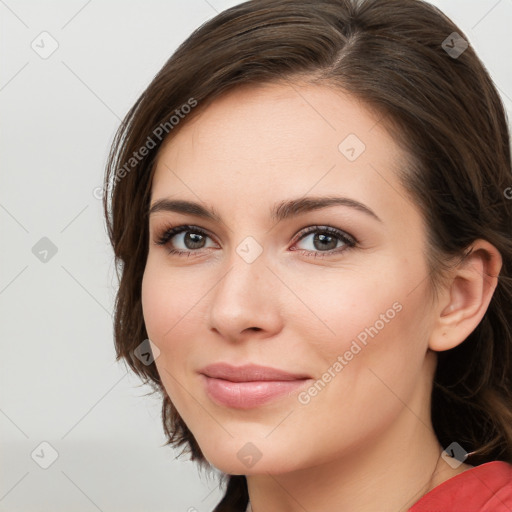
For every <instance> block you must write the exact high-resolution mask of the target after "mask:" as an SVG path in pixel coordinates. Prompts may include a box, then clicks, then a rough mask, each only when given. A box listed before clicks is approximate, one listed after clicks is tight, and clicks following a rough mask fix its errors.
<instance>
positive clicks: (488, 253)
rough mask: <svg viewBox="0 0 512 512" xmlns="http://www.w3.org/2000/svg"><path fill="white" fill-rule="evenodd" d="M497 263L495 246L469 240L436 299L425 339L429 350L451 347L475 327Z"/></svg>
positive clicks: (486, 302)
mask: <svg viewBox="0 0 512 512" xmlns="http://www.w3.org/2000/svg"><path fill="white" fill-rule="evenodd" d="M501 266H502V258H501V255H500V253H499V251H498V250H497V249H496V247H494V246H493V245H492V244H490V243H489V242H487V241H486V240H476V241H475V242H474V243H473V244H472V246H471V252H470V253H469V254H468V255H467V256H466V257H465V258H464V260H463V261H462V262H460V263H459V264H458V265H457V267H456V268H454V269H453V274H452V277H451V279H450V280H449V284H448V285H447V287H446V289H445V290H444V293H443V294H442V297H441V299H440V300H439V302H438V309H437V310H436V313H435V314H436V315H437V316H436V318H435V322H434V327H433V330H432V333H431V336H430V341H429V348H430V349H431V350H436V351H443V350H449V349H451V348H454V347H456V346H457V345H459V344H460V343H462V342H463V341H464V340H465V339H466V338H467V337H468V336H469V335H470V334H471V333H472V332H473V331H474V330H475V329H476V327H477V326H478V324H479V323H480V321H481V320H482V318H483V317H484V315H485V312H486V311H487V308H488V306H489V303H490V302H491V299H492V296H493V294H494V290H495V289H496V286H497V284H498V275H499V272H500V270H501Z"/></svg>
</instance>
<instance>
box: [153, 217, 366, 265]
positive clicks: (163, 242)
mask: <svg viewBox="0 0 512 512" xmlns="http://www.w3.org/2000/svg"><path fill="white" fill-rule="evenodd" d="M187 231H190V232H195V233H198V234H200V235H202V236H205V237H207V238H210V239H211V240H213V241H214V242H215V243H216V244H218V242H217V241H216V239H215V236H213V235H211V234H210V232H209V231H208V230H207V229H204V228H202V227H200V226H196V225H190V224H177V225H167V226H164V227H163V228H162V229H161V230H158V231H157V232H158V234H157V235H156V236H155V238H156V240H155V242H154V243H155V244H156V245H159V246H164V247H165V246H167V245H168V244H169V242H170V241H171V240H172V239H173V238H174V237H176V236H177V235H178V234H181V233H183V232H187ZM314 233H327V234H330V235H333V236H334V237H335V238H337V239H338V240H341V241H342V242H343V244H344V246H343V247H341V248H340V247H337V248H335V249H330V250H328V251H320V250H308V249H292V251H299V252H302V253H305V254H308V255H309V254H313V255H314V256H315V257H320V258H328V257H330V256H335V255H339V254H340V253H342V252H345V251H347V250H350V249H352V248H354V247H356V246H358V245H359V242H358V240H357V239H356V238H355V237H354V236H353V235H351V234H349V233H347V232H346V231H344V230H342V229H340V228H335V227H333V226H328V225H318V224H314V225H310V226H307V227H305V228H303V229H302V230H300V231H299V233H297V234H296V235H295V237H294V241H293V243H292V247H293V246H294V245H295V244H297V243H298V242H300V241H301V240H303V239H304V238H306V237H307V236H309V235H310V234H314ZM205 249H211V247H209V248H200V249H197V250H194V249H189V250H184V249H175V248H172V249H170V250H169V254H174V255H177V256H184V255H185V254H186V255H187V257H190V256H201V252H202V250H205Z"/></svg>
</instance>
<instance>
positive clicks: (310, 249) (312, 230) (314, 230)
mask: <svg viewBox="0 0 512 512" xmlns="http://www.w3.org/2000/svg"><path fill="white" fill-rule="evenodd" d="M308 239H309V240H308ZM303 240H308V242H307V243H306V244H304V245H306V249H305V250H303V249H300V250H301V251H303V252H304V251H305V252H306V253H313V254H314V257H320V258H324V257H326V256H331V255H333V254H339V253H340V252H344V251H347V250H350V249H351V248H353V247H355V246H356V244H357V240H356V239H355V238H354V237H353V236H350V235H348V234H347V233H345V232H343V231H341V230H339V229H336V228H333V227H331V226H311V227H309V228H306V230H304V231H303V232H302V233H301V235H300V238H299V240H298V241H299V242H302V241H303ZM340 242H341V250H340V245H339V243H340ZM293 250H297V249H293ZM322 253H325V254H322Z"/></svg>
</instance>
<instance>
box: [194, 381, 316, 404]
mask: <svg viewBox="0 0 512 512" xmlns="http://www.w3.org/2000/svg"><path fill="white" fill-rule="evenodd" d="M201 378H202V380H203V382H204V385H205V387H206V392H207V393H208V395H209V396H210V398H211V399H212V400H213V401H214V402H216V403H218V404H219V405H224V406H227V407H233V408H235V409H251V408H253V407H258V406H260V405H263V404H265V403H267V402H270V401H271V400H275V399H277V398H279V397H281V396H283V395H288V394H290V393H292V392H294V391H297V390H299V389H300V388H302V387H304V386H305V385H306V383H309V381H310V380H311V379H301V380H269V381H262V380H260V381H253V382H231V381H229V380H223V379H214V378H212V377H207V376H206V375H203V374H201Z"/></svg>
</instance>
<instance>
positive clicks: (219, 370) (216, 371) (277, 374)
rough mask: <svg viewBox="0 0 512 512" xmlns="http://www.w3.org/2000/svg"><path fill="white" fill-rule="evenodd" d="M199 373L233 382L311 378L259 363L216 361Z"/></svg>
mask: <svg viewBox="0 0 512 512" xmlns="http://www.w3.org/2000/svg"><path fill="white" fill-rule="evenodd" d="M199 373H202V374H203V375H206V376H208V377H212V378H215V379H223V380H229V381H231V382H251V381H262V380H273V381H276V380H299V379H309V378H310V376H309V375H306V374H303V373H290V372H286V371H284V370H279V369H277V368H271V367H269V366H260V365H257V364H246V365H243V366H232V365H230V364H228V363H215V364H209V365H208V366H205V367H204V368H202V369H201V370H199Z"/></svg>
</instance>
